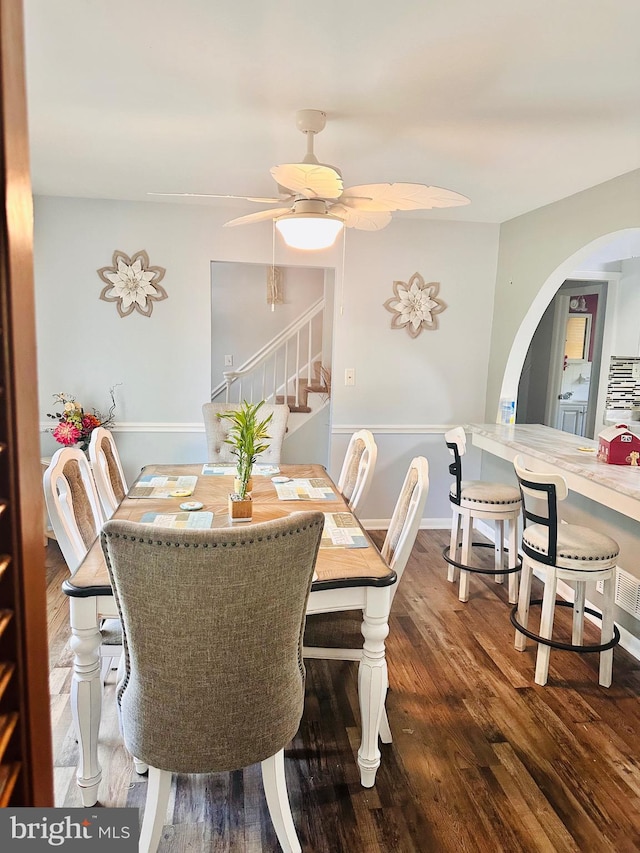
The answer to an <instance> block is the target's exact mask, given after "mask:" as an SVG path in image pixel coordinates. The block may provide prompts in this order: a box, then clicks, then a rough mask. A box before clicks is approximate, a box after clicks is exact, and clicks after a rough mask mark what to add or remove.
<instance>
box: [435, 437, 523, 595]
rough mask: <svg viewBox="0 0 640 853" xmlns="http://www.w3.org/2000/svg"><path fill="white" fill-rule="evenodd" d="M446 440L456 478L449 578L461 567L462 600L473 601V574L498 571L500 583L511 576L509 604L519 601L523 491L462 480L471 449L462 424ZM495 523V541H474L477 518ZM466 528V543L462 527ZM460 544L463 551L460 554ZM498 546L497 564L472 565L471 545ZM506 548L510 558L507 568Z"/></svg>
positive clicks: (452, 492)
mask: <svg viewBox="0 0 640 853" xmlns="http://www.w3.org/2000/svg"><path fill="white" fill-rule="evenodd" d="M444 439H445V441H446V443H447V447H448V448H449V452H450V453H451V454H452V456H453V457H454V462H452V463H451V465H449V473H450V474H453V475H454V476H455V478H456V481H455V483H454V484H453V485H452V486H451V490H450V492H449V500H450V501H451V508H452V510H453V518H452V521H451V544H450V545H449V546H447V547H446V548H445V549H444V550H443V552H442V555H443V557H444V559H445V560H446V561H447V563H448V564H449V570H448V573H447V580H448V581H450V582H451V583H455V581H456V577H457V573H458V570H460V587H459V590H458V598H459V599H460V601H468V600H469V573H470V572H474V573H476V574H481V575H491V574H495V579H496V583H502V581H503V577H504V575H509V603H510V604H515V603H516V602H517V600H518V575H517V572H519V571H520V568H521V566H522V560H521V559H520V558H519V557H518V544H517V543H518V519H519V517H520V511H521V508H522V501H521V497H520V491H519V489H518V488H517V487H516V486H509V485H506V484H504V483H485V482H484V481H482V480H468V481H466V482H464V481H463V480H462V457H463V456H464V454H465V452H466V448H467V439H466V436H465V434H464V429H463V428H462V427H456V428H455V429H452V430H449V431H448V432H447V433H445V436H444ZM476 520H477V521H488V522H493V524H494V526H495V543H494V544H493V545H491V544H490V543H485V542H472V541H471V535H472V530H473V523H474V521H476ZM505 521H506V522H507V538H508V542H509V547H508V548H507V549H505V548H504V523H505ZM461 529H462V546H461V543H460V530H461ZM460 547H462V553H461V554H460ZM472 547H475V548H494V551H495V564H494V568H493V569H482V568H475V567H473V566H471V565H470V560H471V548H472ZM505 550H506V553H507V557H508V563H507V568H506V569H505V567H504V554H505Z"/></svg>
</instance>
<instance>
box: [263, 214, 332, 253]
mask: <svg viewBox="0 0 640 853" xmlns="http://www.w3.org/2000/svg"><path fill="white" fill-rule="evenodd" d="M276 228H277V229H278V231H279V232H280V234H281V235H282V239H283V240H284V242H285V243H286V244H287V246H289V247H290V248H292V249H303V250H306V251H314V250H315V251H317V250H318V249H328V248H329V247H330V246H333V244H334V243H335V241H336V237H337V236H338V234H339V233H340V232H341V231H342V229H343V228H344V222H343V221H342V220H341V219H338V217H337V216H331V214H330V213H320V214H319V213H291V214H289V215H288V216H280V217H278V219H276Z"/></svg>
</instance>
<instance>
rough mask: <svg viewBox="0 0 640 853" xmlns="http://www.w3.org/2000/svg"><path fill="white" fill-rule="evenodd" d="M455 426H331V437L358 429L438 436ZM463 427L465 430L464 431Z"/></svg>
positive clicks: (456, 424)
mask: <svg viewBox="0 0 640 853" xmlns="http://www.w3.org/2000/svg"><path fill="white" fill-rule="evenodd" d="M456 426H460V424H459V423H455V424H362V423H361V424H333V426H332V427H331V433H332V435H351V433H353V432H356V431H357V430H359V429H368V430H370V431H371V432H372V433H374V434H375V433H380V434H382V433H389V434H390V435H402V434H404V435H428V434H433V435H440V434H444V433H445V432H448V431H449V430H450V429H453V428H454V427H456ZM466 429H467V428H466V426H465V430H466Z"/></svg>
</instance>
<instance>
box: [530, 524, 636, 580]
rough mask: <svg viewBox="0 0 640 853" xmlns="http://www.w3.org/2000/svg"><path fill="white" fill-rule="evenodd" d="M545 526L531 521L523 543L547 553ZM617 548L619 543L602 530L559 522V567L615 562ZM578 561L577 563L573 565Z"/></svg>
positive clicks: (595, 566) (587, 568)
mask: <svg viewBox="0 0 640 853" xmlns="http://www.w3.org/2000/svg"><path fill="white" fill-rule="evenodd" d="M548 533H549V531H548V528H547V527H545V526H544V525H542V524H531V525H529V526H528V527H526V528H525V530H524V532H523V535H522V543H523V545H528V546H529V548H531V549H532V550H533V551H537V552H538V553H539V554H544V555H546V554H548V547H549V546H548V541H549V536H548ZM619 552H620V549H619V547H618V543H617V542H616V541H615V540H613V539H612V538H611V537H610V536H607V535H606V534H604V533H598V532H597V531H596V530H592V529H591V528H590V527H581V526H580V525H578V524H559V525H558V544H557V555H556V565H557V566H558V567H559V568H565V569H575V568H579V569H580V570H584V571H594V572H595V571H598V570H599V569H603V568H606V567H607V566H608V565H609V564H610V563H612V562H615V560H616V558H617V556H618V554H619ZM576 563H579V564H580V565H579V566H576Z"/></svg>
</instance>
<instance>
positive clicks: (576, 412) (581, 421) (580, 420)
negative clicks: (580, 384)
mask: <svg viewBox="0 0 640 853" xmlns="http://www.w3.org/2000/svg"><path fill="white" fill-rule="evenodd" d="M586 417H587V403H570V402H566V403H565V402H561V403H560V404H559V406H558V419H557V421H556V429H561V430H562V431H563V432H572V433H573V434H574V435H584V429H585V420H586Z"/></svg>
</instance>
